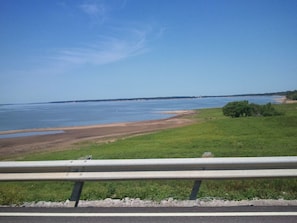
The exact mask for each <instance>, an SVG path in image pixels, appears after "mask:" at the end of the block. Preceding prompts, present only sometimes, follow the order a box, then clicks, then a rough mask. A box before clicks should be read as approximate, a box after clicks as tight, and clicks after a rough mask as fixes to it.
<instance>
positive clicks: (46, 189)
mask: <svg viewBox="0 0 297 223" xmlns="http://www.w3.org/2000/svg"><path fill="white" fill-rule="evenodd" d="M270 106H272V107H273V108H275V109H277V111H279V112H281V113H283V115H281V116H257V117H254V116H249V117H244V118H229V117H227V116H224V115H223V113H222V109H221V108H217V109H202V110H199V111H198V112H197V114H196V115H195V117H192V118H194V119H196V120H197V122H196V123H195V124H192V125H190V126H186V127H180V128H176V129H168V130H162V131H159V132H156V133H152V134H146V135H141V136H135V137H128V138H122V139H118V140H117V141H114V142H110V143H94V142H84V143H80V144H77V145H76V146H74V148H73V149H72V150H71V151H69V150H68V151H67V150H66V151H59V152H53V153H39V154H34V155H30V156H27V157H23V158H17V157H16V159H19V160H57V159H78V158H79V157H83V156H86V155H92V157H93V159H128V158H169V157H172V158H178V157H201V156H202V154H203V153H204V152H206V151H209V152H212V153H213V154H214V155H215V157H245V156H247V157H251V156H295V155H296V153H297V140H296V134H297V112H296V111H297V104H282V105H270ZM72 185H73V183H70V182H58V183H57V182H25V183H15V182H13V183H1V184H0V204H11V203H22V202H24V201H40V200H45V201H65V200H66V199H68V198H69V196H70V194H71V189H72ZM192 186H193V181H125V182H122V181H121V182H88V183H86V184H85V186H84V189H83V192H82V197H81V199H84V200H97V199H105V198H117V199H122V198H125V197H131V198H141V199H152V200H161V199H166V198H169V197H172V198H175V199H188V196H189V194H190V192H191V188H192ZM198 197H200V198H220V199H229V200H240V199H254V198H260V199H268V198H269V199H279V198H283V199H297V179H295V178H294V179H269V180H268V179H266V180H260V179H259V180H234V181H229V180H228V181H227V180H226V181H225V180H224V181H203V183H202V186H201V189H200V192H199V194H198Z"/></svg>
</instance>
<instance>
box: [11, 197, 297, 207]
mask: <svg viewBox="0 0 297 223" xmlns="http://www.w3.org/2000/svg"><path fill="white" fill-rule="evenodd" d="M11 206H14V205H11ZM17 206H21V207H71V206H72V202H70V201H69V200H67V201H65V202H45V201H39V202H26V203H24V204H22V205H17ZM78 206H79V207H228V206H297V200H282V199H279V200H256V199H255V200H242V201H227V200H216V199H211V198H210V199H207V198H205V199H197V200H191V201H190V200H183V201H181V200H175V199H172V198H169V199H167V200H162V201H159V202H157V201H149V200H140V199H139V198H136V199H131V198H124V199H122V200H120V199H110V198H107V199H105V200H98V201H80V202H79V205H78Z"/></svg>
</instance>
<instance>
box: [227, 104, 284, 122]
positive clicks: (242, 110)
mask: <svg viewBox="0 0 297 223" xmlns="http://www.w3.org/2000/svg"><path fill="white" fill-rule="evenodd" d="M223 114H224V115H225V116H230V117H232V118H238V117H246V116H274V115H281V113H280V112H278V111H277V110H276V109H275V108H274V107H273V106H272V104H271V103H267V104H266V105H258V104H254V103H252V104H249V102H248V101H233V102H229V103H228V104H226V105H225V106H224V107H223Z"/></svg>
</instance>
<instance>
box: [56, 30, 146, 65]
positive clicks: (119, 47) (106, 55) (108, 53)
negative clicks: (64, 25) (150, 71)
mask: <svg viewBox="0 0 297 223" xmlns="http://www.w3.org/2000/svg"><path fill="white" fill-rule="evenodd" d="M149 32H150V31H146V30H137V29H134V28H133V29H129V32H128V33H127V29H126V30H125V33H123V34H122V35H119V34H118V35H117V36H121V38H120V37H100V38H99V40H98V41H97V42H96V43H91V44H85V45H83V46H80V47H73V48H64V49H60V50H57V51H56V52H55V54H54V55H53V56H52V58H53V59H55V60H56V61H59V62H61V63H68V64H75V65H83V64H91V65H102V64H108V63H113V62H116V61H119V60H123V59H126V58H129V57H133V56H136V55H140V54H143V53H145V52H147V51H149V47H148V45H147V36H148V35H149Z"/></svg>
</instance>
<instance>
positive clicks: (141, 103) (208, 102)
mask: <svg viewBox="0 0 297 223" xmlns="http://www.w3.org/2000/svg"><path fill="white" fill-rule="evenodd" d="M280 98H281V97H280V96H242V97H209V98H183V99H154V100H128V101H101V102H76V103H74V102H69V103H42V104H16V105H0V131H9V130H23V129H40V128H56V127H70V126H87V125H97V124H109V123H118V122H135V121H146V120H156V119H164V118H169V117H172V116H174V115H176V114H174V113H172V112H170V111H179V110H194V109H202V108H215V107H223V106H224V105H225V104H226V103H228V102H231V101H239V100H248V101H249V102H253V103H257V104H265V103H268V102H271V103H279V99H280Z"/></svg>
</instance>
